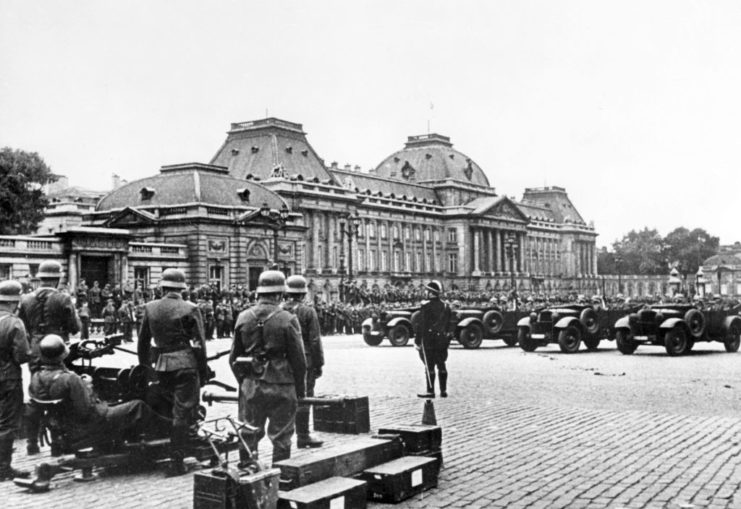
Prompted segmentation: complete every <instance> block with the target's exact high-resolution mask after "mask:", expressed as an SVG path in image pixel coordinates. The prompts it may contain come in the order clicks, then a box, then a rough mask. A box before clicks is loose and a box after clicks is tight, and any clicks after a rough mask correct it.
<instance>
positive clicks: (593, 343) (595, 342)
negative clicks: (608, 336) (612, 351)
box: [584, 338, 600, 352]
mask: <svg viewBox="0 0 741 509" xmlns="http://www.w3.org/2000/svg"><path fill="white" fill-rule="evenodd" d="M599 342H600V338H584V346H586V347H587V350H589V351H591V352H593V351H594V350H596V349H597V348H599Z"/></svg>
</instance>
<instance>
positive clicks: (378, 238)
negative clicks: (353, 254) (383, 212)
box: [374, 219, 388, 272]
mask: <svg viewBox="0 0 741 509" xmlns="http://www.w3.org/2000/svg"><path fill="white" fill-rule="evenodd" d="M374 223H375V228H376V250H377V252H378V255H377V260H376V261H377V262H378V266H377V267H376V270H377V271H378V272H381V270H382V267H383V249H382V247H381V221H380V219H376V220H374ZM387 269H388V267H387Z"/></svg>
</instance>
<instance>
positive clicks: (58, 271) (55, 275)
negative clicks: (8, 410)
mask: <svg viewBox="0 0 741 509" xmlns="http://www.w3.org/2000/svg"><path fill="white" fill-rule="evenodd" d="M36 277H37V278H38V279H39V280H41V285H40V287H39V288H38V289H37V290H36V291H34V292H33V293H30V294H27V295H24V296H23V298H22V299H21V306H20V309H19V310H18V317H19V318H20V319H21V320H23V324H24V325H25V326H26V332H27V333H28V335H29V337H30V344H31V359H30V360H29V362H28V368H29V370H30V371H31V373H32V374H33V373H34V372H35V371H37V370H38V369H40V366H41V365H40V361H39V342H40V341H41V339H42V338H43V337H44V336H46V335H47V334H56V335H57V336H59V337H61V338H62V340H63V341H64V342H65V343H67V342H69V337H70V335H73V334H77V333H78V332H79V331H80V328H81V323H80V318H79V317H78V316H77V311H76V310H75V306H74V304H73V303H72V298H71V297H70V296H69V295H68V294H66V293H64V292H60V291H59V290H57V287H58V286H59V282H60V280H61V279H62V265H61V264H60V263H59V262H56V261H54V260H47V261H45V262H42V263H41V265H39V270H38V272H37V273H36ZM27 411H28V414H27V425H28V430H27V431H28V445H27V452H28V454H37V453H38V452H39V444H38V434H39V426H40V419H41V411H40V409H39V408H37V407H36V406H34V405H33V404H30V405H28V408H27Z"/></svg>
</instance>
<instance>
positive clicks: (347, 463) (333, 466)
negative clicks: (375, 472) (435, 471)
mask: <svg viewBox="0 0 741 509" xmlns="http://www.w3.org/2000/svg"><path fill="white" fill-rule="evenodd" d="M402 452H403V446H402V444H401V440H400V439H398V438H397V439H378V438H358V439H357V440H354V441H353V442H352V443H350V444H344V445H339V446H335V447H327V448H322V449H319V450H316V451H313V452H312V453H310V454H308V455H305V456H302V457H301V458H291V459H287V460H283V461H279V462H277V463H275V464H274V465H273V466H274V467H276V468H279V469H280V471H281V475H280V477H281V490H286V491H287V490H293V489H296V488H300V487H301V486H306V485H307V484H312V483H315V482H318V481H323V480H324V479H328V478H330V477H337V476H348V477H351V476H354V475H356V474H359V473H360V472H362V471H363V470H365V469H367V468H370V467H372V466H375V465H380V464H381V463H386V462H388V461H391V460H392V459H395V458H399V457H400V456H401V455H402Z"/></svg>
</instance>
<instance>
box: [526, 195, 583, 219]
mask: <svg viewBox="0 0 741 509" xmlns="http://www.w3.org/2000/svg"><path fill="white" fill-rule="evenodd" d="M522 204H523V205H532V206H535V207H539V208H541V209H547V210H549V211H550V212H551V214H552V216H553V219H554V220H555V221H556V222H557V223H575V224H586V223H585V222H584V219H583V218H582V217H581V214H579V211H577V210H576V207H574V204H573V203H571V200H570V199H569V196H568V195H567V194H566V189H564V188H563V187H557V186H550V187H529V188H526V189H525V193H524V194H523V196H522Z"/></svg>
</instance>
